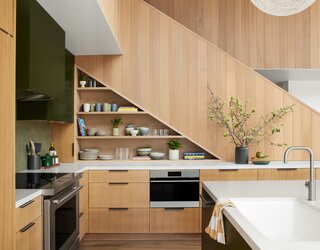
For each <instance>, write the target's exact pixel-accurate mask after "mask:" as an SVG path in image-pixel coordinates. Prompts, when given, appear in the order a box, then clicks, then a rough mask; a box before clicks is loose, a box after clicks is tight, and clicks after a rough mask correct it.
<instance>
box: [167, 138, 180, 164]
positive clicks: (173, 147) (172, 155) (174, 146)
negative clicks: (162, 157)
mask: <svg viewBox="0 0 320 250" xmlns="http://www.w3.org/2000/svg"><path fill="white" fill-rule="evenodd" d="M167 145H168V146H169V160H173V161H174V160H179V148H182V144H181V142H179V141H175V140H171V141H169V142H168V143H167Z"/></svg>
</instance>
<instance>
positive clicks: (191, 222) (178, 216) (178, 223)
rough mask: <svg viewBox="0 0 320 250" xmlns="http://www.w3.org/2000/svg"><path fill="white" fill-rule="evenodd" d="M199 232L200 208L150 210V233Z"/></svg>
mask: <svg viewBox="0 0 320 250" xmlns="http://www.w3.org/2000/svg"><path fill="white" fill-rule="evenodd" d="M199 232H200V211H199V208H182V209H180V208H150V233H199Z"/></svg>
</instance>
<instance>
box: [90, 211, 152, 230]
mask: <svg viewBox="0 0 320 250" xmlns="http://www.w3.org/2000/svg"><path fill="white" fill-rule="evenodd" d="M89 233H149V209H148V208H126V209H120V208H97V209H96V208H92V209H89Z"/></svg>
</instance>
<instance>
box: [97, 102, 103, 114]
mask: <svg viewBox="0 0 320 250" xmlns="http://www.w3.org/2000/svg"><path fill="white" fill-rule="evenodd" d="M101 111H102V104H101V103H96V112H101Z"/></svg>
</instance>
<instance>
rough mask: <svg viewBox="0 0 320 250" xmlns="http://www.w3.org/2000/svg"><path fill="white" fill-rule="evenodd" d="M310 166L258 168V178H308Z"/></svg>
mask: <svg viewBox="0 0 320 250" xmlns="http://www.w3.org/2000/svg"><path fill="white" fill-rule="evenodd" d="M309 175H310V170H309V169H308V168H292V169H290V168H289V169H285V168H284V169H258V180H308V179H309V178H310V177H309Z"/></svg>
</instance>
